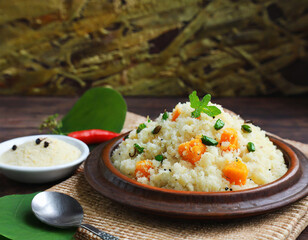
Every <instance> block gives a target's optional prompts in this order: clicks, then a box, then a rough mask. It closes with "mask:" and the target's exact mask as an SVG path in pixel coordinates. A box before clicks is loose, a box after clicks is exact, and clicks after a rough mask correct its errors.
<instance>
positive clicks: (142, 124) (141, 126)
mask: <svg viewBox="0 0 308 240" xmlns="http://www.w3.org/2000/svg"><path fill="white" fill-rule="evenodd" d="M146 127H147V125H145V124H144V123H141V124H140V125H139V127H138V128H137V133H140V132H141V130H142V129H145V128H146Z"/></svg>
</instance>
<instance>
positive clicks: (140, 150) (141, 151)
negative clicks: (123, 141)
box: [134, 143, 144, 153]
mask: <svg viewBox="0 0 308 240" xmlns="http://www.w3.org/2000/svg"><path fill="white" fill-rule="evenodd" d="M134 148H135V149H136V150H137V152H138V153H143V150H144V148H143V147H140V146H139V145H138V144H137V143H135V144H134Z"/></svg>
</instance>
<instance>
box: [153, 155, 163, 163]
mask: <svg viewBox="0 0 308 240" xmlns="http://www.w3.org/2000/svg"><path fill="white" fill-rule="evenodd" d="M155 160H157V161H159V162H162V161H163V160H164V156H163V155H161V154H159V155H156V156H155Z"/></svg>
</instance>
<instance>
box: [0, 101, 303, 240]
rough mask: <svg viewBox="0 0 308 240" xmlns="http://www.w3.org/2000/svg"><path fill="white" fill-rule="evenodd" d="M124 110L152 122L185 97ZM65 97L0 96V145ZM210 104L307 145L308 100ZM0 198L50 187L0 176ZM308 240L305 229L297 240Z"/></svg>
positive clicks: (31, 127)
mask: <svg viewBox="0 0 308 240" xmlns="http://www.w3.org/2000/svg"><path fill="white" fill-rule="evenodd" d="M125 99H126V102H127V106H128V111H131V112H134V113H138V114H141V115H145V116H146V115H149V117H150V118H152V119H154V118H155V117H157V116H158V114H159V113H160V112H162V111H163V110H164V109H167V110H169V111H170V110H171V109H172V108H173V107H174V106H175V104H176V103H177V102H179V101H181V102H184V101H187V98H154V97H127V98H125ZM76 100H77V98H69V97H68V98H67V97H14V96H11V97H6V96H0V142H2V141H5V140H9V139H11V138H14V137H20V136H25V135H31V134H38V133H39V131H38V126H39V125H40V123H41V121H42V120H43V119H44V118H46V117H47V116H49V115H52V114H55V113H59V115H60V116H62V115H64V114H65V113H67V112H68V110H69V109H70V108H71V107H72V106H73V104H74V103H75V102H76ZM214 102H216V103H219V104H221V105H222V106H224V107H226V108H229V109H230V110H232V111H234V112H236V113H238V114H239V115H241V116H242V117H243V118H244V119H250V120H253V122H254V123H255V124H256V125H258V126H260V127H261V128H263V129H264V130H266V131H268V132H272V133H275V134H277V135H279V136H281V137H283V138H289V139H292V140H296V141H301V142H303V143H308V97H305V96H301V97H289V98H286V97H262V98H246V97H245V98H244V97H241V98H215V99H214ZM0 182H1V187H0V197H1V196H5V195H9V194H22V193H32V192H36V191H42V190H45V189H47V188H49V187H51V186H53V185H54V184H57V183H59V182H60V181H58V182H53V183H48V184H24V183H18V182H15V181H13V180H10V179H8V178H6V177H5V176H3V175H2V174H1V173H0ZM304 239H308V227H307V228H306V229H305V231H304V232H302V234H301V235H300V236H299V238H298V240H304Z"/></svg>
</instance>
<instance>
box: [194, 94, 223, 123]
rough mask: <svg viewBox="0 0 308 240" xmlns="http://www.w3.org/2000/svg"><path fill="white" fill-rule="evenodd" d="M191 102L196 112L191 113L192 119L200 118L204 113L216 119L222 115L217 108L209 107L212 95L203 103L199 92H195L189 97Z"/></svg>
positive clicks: (207, 95) (208, 95)
mask: <svg viewBox="0 0 308 240" xmlns="http://www.w3.org/2000/svg"><path fill="white" fill-rule="evenodd" d="M189 101H190V107H191V108H194V109H195V111H193V112H192V113H191V117H193V118H198V117H200V114H201V112H204V113H205V114H207V115H209V116H210V117H214V116H216V115H218V114H220V113H221V111H220V110H219V109H218V108H217V107H215V106H207V105H208V103H209V102H210V101H211V95H210V94H206V95H205V96H204V97H203V98H202V100H201V102H200V100H199V98H198V96H197V92H196V91H193V92H192V93H191V94H190V95H189Z"/></svg>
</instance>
